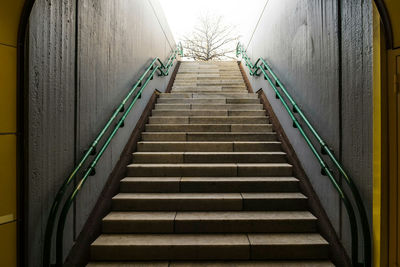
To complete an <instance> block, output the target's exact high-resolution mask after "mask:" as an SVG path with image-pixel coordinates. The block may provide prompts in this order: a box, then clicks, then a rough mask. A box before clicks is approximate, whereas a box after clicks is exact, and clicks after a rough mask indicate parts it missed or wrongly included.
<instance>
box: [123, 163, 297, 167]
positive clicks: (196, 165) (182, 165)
mask: <svg viewBox="0 0 400 267" xmlns="http://www.w3.org/2000/svg"><path fill="white" fill-rule="evenodd" d="M135 166H143V167H219V166H221V167H236V166H243V167H262V166H266V167H267V166H268V167H292V165H290V164H289V163H159V164H158V163H132V164H129V165H128V167H135Z"/></svg>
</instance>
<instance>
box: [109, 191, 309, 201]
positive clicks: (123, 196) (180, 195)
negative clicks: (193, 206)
mask: <svg viewBox="0 0 400 267" xmlns="http://www.w3.org/2000/svg"><path fill="white" fill-rule="evenodd" d="M113 199H307V197H306V196H305V195H303V194H302V193H287V192H283V193H280V192H279V193H275V192H273V193H118V194H117V195H115V196H114V197H113Z"/></svg>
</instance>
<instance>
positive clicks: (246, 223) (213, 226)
mask: <svg viewBox="0 0 400 267" xmlns="http://www.w3.org/2000/svg"><path fill="white" fill-rule="evenodd" d="M102 228H103V232H104V233H108V234H122V233H127V234H133V233H307V232H315V231H316V221H315V220H301V219H290V220H273V219H271V220H261V219H258V220H229V219H224V220H206V219H204V220H190V219H182V220H180V219H175V220H168V221H167V220H146V221H144V220H137V221H134V220H131V221H128V220H113V221H103V224H102Z"/></svg>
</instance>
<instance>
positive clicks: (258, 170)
mask: <svg viewBox="0 0 400 267" xmlns="http://www.w3.org/2000/svg"><path fill="white" fill-rule="evenodd" d="M127 175H128V176H135V177H138V176H146V177H148V176H169V177H171V176H190V177H196V176H202V177H204V176H223V177H229V176H242V177H243V176H257V177H265V176H291V175H292V165H290V164H287V163H218V164H211V163H208V164H205V163H187V164H135V163H134V164H130V165H128V168H127Z"/></svg>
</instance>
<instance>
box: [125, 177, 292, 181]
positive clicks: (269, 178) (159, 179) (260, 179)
mask: <svg viewBox="0 0 400 267" xmlns="http://www.w3.org/2000/svg"><path fill="white" fill-rule="evenodd" d="M139 181H140V182H142V181H143V182H159V181H162V182H164V181H199V182H207V181H212V182H216V181H217V182H219V181H221V182H226V181H249V182H250V181H266V182H272V181H277V182H288V181H289V182H298V181H299V180H298V179H297V178H295V177H210V176H207V177H125V178H123V179H122V180H121V182H139Z"/></svg>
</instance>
